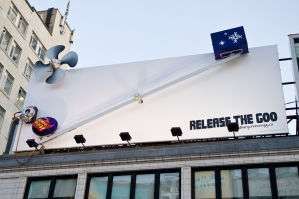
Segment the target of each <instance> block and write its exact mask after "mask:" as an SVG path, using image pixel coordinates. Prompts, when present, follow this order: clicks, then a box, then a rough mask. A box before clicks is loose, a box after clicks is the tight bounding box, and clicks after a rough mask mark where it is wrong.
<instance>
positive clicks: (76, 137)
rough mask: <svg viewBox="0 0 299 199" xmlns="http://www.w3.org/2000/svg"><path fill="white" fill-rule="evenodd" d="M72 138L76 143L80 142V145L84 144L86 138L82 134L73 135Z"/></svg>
mask: <svg viewBox="0 0 299 199" xmlns="http://www.w3.org/2000/svg"><path fill="white" fill-rule="evenodd" d="M74 139H75V141H76V143H77V144H82V146H84V143H85V142H86V139H85V137H84V136H83V135H75V136H74Z"/></svg>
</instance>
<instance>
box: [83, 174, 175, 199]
mask: <svg viewBox="0 0 299 199" xmlns="http://www.w3.org/2000/svg"><path fill="white" fill-rule="evenodd" d="M164 173H178V174H179V198H181V168H173V169H156V170H138V171H121V172H104V173H89V174H88V175H87V179H86V188H85V194H84V199H88V195H89V188H90V181H91V178H93V177H108V181H107V192H106V199H111V196H112V187H113V186H112V185H113V176H131V185H130V197H129V198H130V199H134V197H135V190H136V176H137V175H145V174H153V175H154V198H155V199H159V193H160V175H161V174H164Z"/></svg>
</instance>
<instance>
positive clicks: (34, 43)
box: [30, 33, 46, 61]
mask: <svg viewBox="0 0 299 199" xmlns="http://www.w3.org/2000/svg"><path fill="white" fill-rule="evenodd" d="M30 46H31V48H32V49H33V51H34V52H35V54H36V55H37V56H38V57H39V58H40V59H41V60H42V61H45V55H46V49H45V47H44V46H43V44H42V43H41V42H40V41H39V39H38V38H37V36H36V34H35V33H33V34H32V36H31V40H30Z"/></svg>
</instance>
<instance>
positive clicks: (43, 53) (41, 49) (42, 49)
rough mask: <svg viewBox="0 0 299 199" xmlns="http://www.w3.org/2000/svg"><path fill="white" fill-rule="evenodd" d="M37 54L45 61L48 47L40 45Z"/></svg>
mask: <svg viewBox="0 0 299 199" xmlns="http://www.w3.org/2000/svg"><path fill="white" fill-rule="evenodd" d="M37 56H38V57H39V58H40V59H41V60H42V61H45V56H46V49H45V47H43V46H40V47H39V48H38V52H37Z"/></svg>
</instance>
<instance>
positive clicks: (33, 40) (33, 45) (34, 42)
mask: <svg viewBox="0 0 299 199" xmlns="http://www.w3.org/2000/svg"><path fill="white" fill-rule="evenodd" d="M37 43H38V39H37V37H36V35H35V34H32V36H31V40H30V46H31V48H32V49H33V50H34V52H36V50H37Z"/></svg>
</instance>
